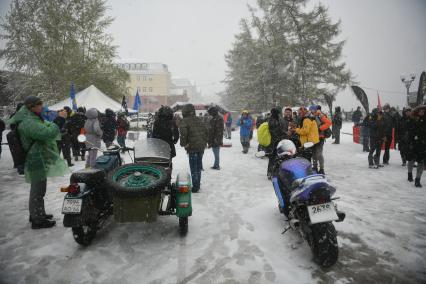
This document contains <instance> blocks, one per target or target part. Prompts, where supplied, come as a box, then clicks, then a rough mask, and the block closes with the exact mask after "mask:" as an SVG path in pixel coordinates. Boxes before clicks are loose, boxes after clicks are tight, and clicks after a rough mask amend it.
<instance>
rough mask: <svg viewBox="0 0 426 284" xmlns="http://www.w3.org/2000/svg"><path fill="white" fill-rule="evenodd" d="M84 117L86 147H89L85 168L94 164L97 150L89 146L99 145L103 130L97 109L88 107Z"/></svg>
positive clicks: (97, 146) (98, 146)
mask: <svg viewBox="0 0 426 284" xmlns="http://www.w3.org/2000/svg"><path fill="white" fill-rule="evenodd" d="M86 117H87V120H86V122H85V123H84V130H85V131H86V147H87V148H88V149H90V150H89V151H88V155H87V159H86V168H93V167H94V166H95V165H96V157H97V155H98V150H96V149H91V147H96V148H100V147H101V139H102V135H103V132H102V129H101V126H100V123H99V113H98V110H97V109H95V108H91V109H88V110H87V112H86Z"/></svg>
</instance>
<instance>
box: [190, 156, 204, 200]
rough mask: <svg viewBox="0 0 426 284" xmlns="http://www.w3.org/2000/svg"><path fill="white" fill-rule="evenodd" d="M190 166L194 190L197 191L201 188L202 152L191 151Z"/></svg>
mask: <svg viewBox="0 0 426 284" xmlns="http://www.w3.org/2000/svg"><path fill="white" fill-rule="evenodd" d="M188 156H189V167H190V169H191V178H192V190H193V191H194V192H197V191H198V190H200V182H201V168H202V163H201V162H202V158H203V153H202V152H194V153H189V154H188Z"/></svg>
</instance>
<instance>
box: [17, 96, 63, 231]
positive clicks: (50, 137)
mask: <svg viewBox="0 0 426 284" xmlns="http://www.w3.org/2000/svg"><path fill="white" fill-rule="evenodd" d="M42 109H43V102H42V101H41V100H40V99H39V98H38V97H36V96H29V97H27V98H26V99H25V101H24V106H23V107H22V108H21V109H20V110H19V111H18V112H17V113H16V114H15V115H14V116H13V117H12V118H11V119H10V121H9V122H10V123H11V124H16V125H17V127H18V128H17V129H18V132H19V137H20V140H21V144H22V147H23V148H24V150H25V152H26V158H25V180H26V182H28V183H30V184H31V187H30V197H29V211H30V222H31V228H32V229H41V228H50V227H53V226H54V225H55V224H56V222H55V221H54V220H52V218H53V216H52V215H50V214H46V211H45V207H44V196H45V194H46V186H47V177H54V176H63V175H64V174H65V173H67V172H68V167H67V165H66V164H65V162H64V160H62V159H61V158H60V157H59V154H58V151H57V147H56V140H58V139H60V131H59V128H58V126H57V125H56V124H54V123H52V122H48V121H45V120H44V119H43V118H42V116H41V111H42Z"/></svg>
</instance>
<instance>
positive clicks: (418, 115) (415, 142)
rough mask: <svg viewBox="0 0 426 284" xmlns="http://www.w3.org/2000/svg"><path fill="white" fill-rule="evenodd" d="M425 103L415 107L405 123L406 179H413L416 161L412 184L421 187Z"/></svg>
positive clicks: (425, 146) (425, 144)
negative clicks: (406, 138)
mask: <svg viewBox="0 0 426 284" xmlns="http://www.w3.org/2000/svg"><path fill="white" fill-rule="evenodd" d="M425 113H426V105H422V106H418V107H416V108H415V109H414V110H413V112H412V115H411V119H410V120H409V121H408V123H407V130H408V149H407V161H408V163H407V168H408V181H409V182H412V181H413V168H414V162H417V172H416V178H415V182H414V185H415V186H416V187H422V185H421V183H420V180H421V178H422V174H423V170H424V162H425V160H426V115H425Z"/></svg>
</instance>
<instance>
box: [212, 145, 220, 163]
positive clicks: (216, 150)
mask: <svg viewBox="0 0 426 284" xmlns="http://www.w3.org/2000/svg"><path fill="white" fill-rule="evenodd" d="M212 150H213V155H214V164H213V167H215V168H218V167H219V150H220V147H212Z"/></svg>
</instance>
